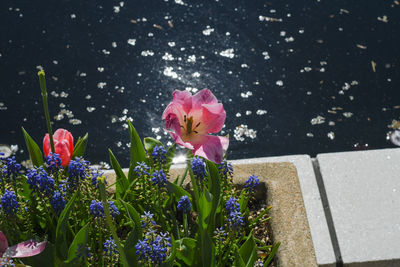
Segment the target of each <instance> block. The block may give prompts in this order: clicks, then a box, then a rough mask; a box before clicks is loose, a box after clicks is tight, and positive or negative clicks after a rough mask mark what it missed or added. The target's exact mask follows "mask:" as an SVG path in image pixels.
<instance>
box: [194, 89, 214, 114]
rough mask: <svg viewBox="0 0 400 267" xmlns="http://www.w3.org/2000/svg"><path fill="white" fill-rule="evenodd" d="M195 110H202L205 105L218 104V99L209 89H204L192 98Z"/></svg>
mask: <svg viewBox="0 0 400 267" xmlns="http://www.w3.org/2000/svg"><path fill="white" fill-rule="evenodd" d="M192 103H193V109H200V108H201V106H202V105H203V104H217V103H218V100H217V98H216V97H215V96H214V95H213V93H211V91H210V90H208V89H203V90H201V91H199V92H198V93H197V94H195V95H194V96H193V98H192Z"/></svg>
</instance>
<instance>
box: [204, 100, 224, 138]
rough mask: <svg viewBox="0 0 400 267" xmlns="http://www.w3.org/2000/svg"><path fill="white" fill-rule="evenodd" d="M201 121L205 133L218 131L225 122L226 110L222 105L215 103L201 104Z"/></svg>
mask: <svg viewBox="0 0 400 267" xmlns="http://www.w3.org/2000/svg"><path fill="white" fill-rule="evenodd" d="M202 111H203V112H202V118H201V122H202V123H203V124H204V127H205V129H206V132H207V133H218V132H219V131H221V129H222V127H223V126H224V123H225V118H226V112H225V110H224V106H223V105H222V104H220V103H217V104H203V108H202Z"/></svg>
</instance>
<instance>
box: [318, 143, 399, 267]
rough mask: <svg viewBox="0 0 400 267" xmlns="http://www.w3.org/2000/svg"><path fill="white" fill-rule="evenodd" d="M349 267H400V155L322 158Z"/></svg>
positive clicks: (389, 151)
mask: <svg viewBox="0 0 400 267" xmlns="http://www.w3.org/2000/svg"><path fill="white" fill-rule="evenodd" d="M317 160H318V163H319V167H320V170H321V175H322V179H323V182H324V184H325V189H326V192H327V197H328V202H329V206H330V210H331V213H332V218H333V223H334V227H335V230H336V234H337V239H338V244H339V248H340V252H341V255H342V259H343V263H344V265H345V266H352V267H353V266H400V149H382V150H369V151H358V152H341V153H328V154H319V155H318V156H317Z"/></svg>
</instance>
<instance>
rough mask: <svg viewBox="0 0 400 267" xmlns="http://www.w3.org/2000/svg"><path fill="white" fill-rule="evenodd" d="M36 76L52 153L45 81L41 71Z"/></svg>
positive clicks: (52, 144) (51, 132)
mask: <svg viewBox="0 0 400 267" xmlns="http://www.w3.org/2000/svg"><path fill="white" fill-rule="evenodd" d="M38 75H39V83H40V89H41V90H42V99H43V109H44V114H45V116H46V124H47V131H48V132H49V137H50V146H51V152H53V153H54V151H55V150H54V140H53V130H52V129H51V121H50V114H49V104H48V103H47V89H46V79H45V77H44V71H43V70H41V71H39V72H38Z"/></svg>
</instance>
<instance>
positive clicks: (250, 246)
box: [239, 232, 257, 267]
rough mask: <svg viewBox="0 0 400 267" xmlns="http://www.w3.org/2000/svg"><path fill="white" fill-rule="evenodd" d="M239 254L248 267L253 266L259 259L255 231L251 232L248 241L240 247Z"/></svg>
mask: <svg viewBox="0 0 400 267" xmlns="http://www.w3.org/2000/svg"><path fill="white" fill-rule="evenodd" d="M239 254H240V256H241V258H242V259H243V261H244V263H245V264H246V267H253V266H254V262H255V261H256V260H257V245H256V242H255V241H254V238H253V232H250V234H249V236H248V237H247V239H246V241H245V242H244V243H243V245H242V246H241V247H240V249H239Z"/></svg>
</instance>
